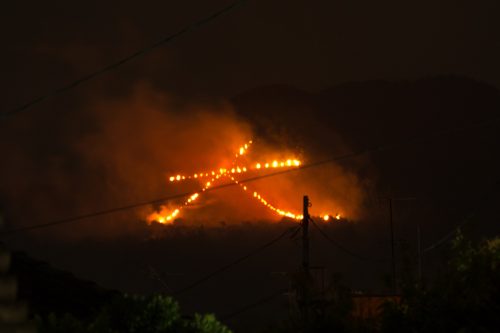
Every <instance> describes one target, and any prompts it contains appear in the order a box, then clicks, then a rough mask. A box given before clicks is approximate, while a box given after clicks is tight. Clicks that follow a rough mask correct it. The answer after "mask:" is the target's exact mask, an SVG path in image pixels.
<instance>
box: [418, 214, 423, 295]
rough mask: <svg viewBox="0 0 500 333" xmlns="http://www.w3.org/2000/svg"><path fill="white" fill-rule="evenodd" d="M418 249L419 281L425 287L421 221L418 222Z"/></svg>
mask: <svg viewBox="0 0 500 333" xmlns="http://www.w3.org/2000/svg"><path fill="white" fill-rule="evenodd" d="M417 251H418V283H419V284H420V287H423V283H424V280H423V279H424V278H423V269H422V234H421V232H420V223H417Z"/></svg>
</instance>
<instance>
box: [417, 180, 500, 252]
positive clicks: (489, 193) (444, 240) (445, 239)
mask: <svg viewBox="0 0 500 333" xmlns="http://www.w3.org/2000/svg"><path fill="white" fill-rule="evenodd" d="M499 187H500V181H496V182H495V183H494V184H493V186H492V187H491V188H490V189H489V190H488V191H487V192H486V193H485V194H484V195H482V196H481V198H480V200H479V203H478V204H477V205H476V207H475V209H474V210H473V211H472V212H471V213H469V214H468V215H467V216H466V217H464V218H463V220H462V221H461V222H460V223H458V224H457V225H456V226H455V227H454V228H453V229H452V230H451V231H449V232H448V233H447V234H446V235H445V236H443V237H442V238H440V239H439V240H438V241H437V242H435V243H433V244H432V245H429V246H428V247H426V248H425V249H424V250H423V251H422V252H423V253H427V252H430V251H432V250H435V249H437V248H440V247H441V246H443V245H444V244H446V243H447V242H448V241H449V240H450V239H451V238H452V237H453V236H454V235H455V234H456V232H457V230H458V229H459V228H462V227H463V226H465V225H466V224H467V223H469V221H471V220H472V218H473V217H474V215H476V212H477V210H478V209H479V208H480V207H481V206H482V205H483V204H484V202H486V201H488V200H489V199H491V197H492V194H494V193H495V191H498V190H499Z"/></svg>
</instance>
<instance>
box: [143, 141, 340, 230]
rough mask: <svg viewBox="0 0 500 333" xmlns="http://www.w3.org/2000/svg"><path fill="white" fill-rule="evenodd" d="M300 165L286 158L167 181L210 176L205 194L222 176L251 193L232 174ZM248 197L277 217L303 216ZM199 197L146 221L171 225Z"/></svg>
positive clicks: (242, 151)
mask: <svg viewBox="0 0 500 333" xmlns="http://www.w3.org/2000/svg"><path fill="white" fill-rule="evenodd" d="M251 144H252V141H249V142H248V143H246V144H244V145H243V146H241V147H240V148H239V149H238V153H237V154H235V160H234V161H233V165H234V164H236V160H238V158H239V157H240V156H242V155H244V154H246V153H247V151H248V149H249V147H250V145H251ZM301 164H302V162H301V161H299V160H297V159H295V158H288V159H286V160H282V161H278V160H273V161H272V162H257V163H253V164H252V165H251V166H238V165H235V166H232V167H231V169H226V168H219V169H217V170H210V171H204V172H198V173H195V174H193V175H187V176H186V175H179V174H178V175H175V176H170V177H168V180H169V181H170V182H174V181H181V180H186V179H193V178H194V179H198V178H205V177H209V175H211V176H212V177H211V179H210V181H207V182H206V183H205V186H204V187H203V188H202V189H201V191H202V192H205V191H206V190H207V189H208V188H210V187H211V186H213V185H214V184H215V182H218V181H219V180H220V179H221V178H222V176H225V177H226V178H228V179H230V180H231V181H232V182H234V183H235V184H237V185H239V186H240V188H241V189H242V190H243V191H245V192H248V193H250V192H251V191H250V190H249V189H248V187H247V186H245V185H242V184H240V183H239V182H238V180H237V179H236V178H234V177H233V176H232V174H241V173H246V172H248V171H254V170H260V169H261V168H262V167H263V166H264V168H266V169H268V168H269V167H271V166H272V168H291V167H299V166H300V165H301ZM250 195H252V197H253V198H254V199H255V200H257V201H258V202H259V203H260V204H262V205H263V206H265V207H266V208H268V209H269V210H271V211H273V212H274V213H275V214H277V215H279V216H286V217H288V218H291V219H294V220H301V219H302V218H303V216H302V215H301V214H296V213H292V212H289V211H286V210H283V209H280V208H277V207H275V206H273V205H272V204H270V203H269V202H268V201H267V200H266V199H264V198H263V197H262V195H260V194H259V193H257V192H256V191H253V193H250ZM199 197H200V195H199V194H198V193H195V194H193V195H191V196H190V197H189V198H188V199H187V200H186V201H185V202H184V203H183V204H182V205H180V206H178V207H177V208H174V209H173V210H169V209H168V208H167V207H165V206H161V209H160V211H159V212H155V213H152V214H150V215H149V216H148V217H147V221H148V222H149V223H150V222H153V221H156V222H159V223H162V224H170V223H173V221H174V219H175V217H177V216H178V215H179V214H180V212H181V210H182V209H183V207H185V206H187V205H189V204H192V203H193V202H195V201H196V200H197V199H198V198H199ZM322 216H323V220H324V221H328V220H329V219H330V215H329V214H325V215H322ZM335 219H337V220H339V219H340V215H339V214H337V215H335Z"/></svg>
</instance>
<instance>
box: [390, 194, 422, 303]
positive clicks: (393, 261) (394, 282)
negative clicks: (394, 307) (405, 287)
mask: <svg viewBox="0 0 500 333" xmlns="http://www.w3.org/2000/svg"><path fill="white" fill-rule="evenodd" d="M387 200H388V201H389V228H390V234H391V266H392V267H391V269H392V287H393V292H394V293H395V294H396V293H398V280H397V270H396V250H395V244H394V219H393V208H392V202H393V201H415V200H417V198H415V197H404V198H403V197H388V198H387Z"/></svg>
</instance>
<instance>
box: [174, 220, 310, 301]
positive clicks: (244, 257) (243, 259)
mask: <svg viewBox="0 0 500 333" xmlns="http://www.w3.org/2000/svg"><path fill="white" fill-rule="evenodd" d="M298 228H300V227H298ZM298 228H287V229H286V230H285V232H283V233H281V234H280V235H279V236H278V237H276V238H274V239H272V240H271V241H269V242H267V243H265V244H263V245H261V246H259V247H258V248H256V249H255V250H253V251H251V252H249V253H248V254H246V255H244V256H242V257H240V258H238V259H236V260H235V261H233V262H231V263H229V264H227V265H224V266H222V267H220V268H218V269H216V270H215V271H213V272H211V273H209V274H207V275H205V276H204V277H202V278H201V279H199V280H197V281H195V282H193V283H191V284H189V285H188V286H186V287H184V288H182V289H180V290H178V291H176V292H174V293H173V296H178V295H180V294H183V293H185V292H187V291H189V290H191V289H193V288H195V287H197V286H199V285H200V284H202V283H204V282H206V281H208V280H210V279H211V278H212V277H214V276H215V275H217V274H219V273H222V272H225V271H227V270H228V269H230V268H231V267H233V266H236V265H238V264H239V263H241V262H243V261H245V260H247V259H248V258H250V257H253V256H254V255H256V254H258V253H260V252H261V251H263V250H265V249H267V248H268V247H270V246H272V245H274V244H275V243H277V242H278V241H279V240H281V239H282V238H283V237H285V236H286V235H288V234H290V233H293V232H295V230H296V229H298Z"/></svg>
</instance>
